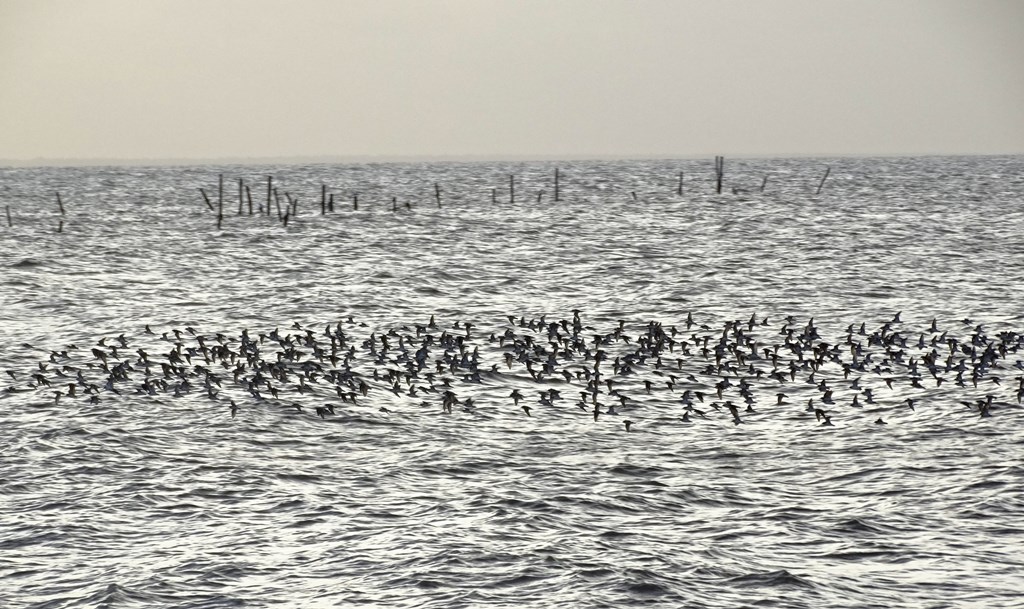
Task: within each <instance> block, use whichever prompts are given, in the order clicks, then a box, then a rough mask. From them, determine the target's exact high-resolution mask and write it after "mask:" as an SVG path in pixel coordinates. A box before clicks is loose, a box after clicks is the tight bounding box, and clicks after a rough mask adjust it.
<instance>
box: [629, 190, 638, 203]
mask: <svg viewBox="0 0 1024 609" xmlns="http://www.w3.org/2000/svg"><path fill="white" fill-rule="evenodd" d="M629 194H631V195H633V200H634V201H636V191H630V192H629Z"/></svg>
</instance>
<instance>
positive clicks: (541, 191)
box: [537, 190, 544, 203]
mask: <svg viewBox="0 0 1024 609" xmlns="http://www.w3.org/2000/svg"><path fill="white" fill-rule="evenodd" d="M543 196H544V191H543V190H538V191H537V202H538V203H540V199H541V197H543Z"/></svg>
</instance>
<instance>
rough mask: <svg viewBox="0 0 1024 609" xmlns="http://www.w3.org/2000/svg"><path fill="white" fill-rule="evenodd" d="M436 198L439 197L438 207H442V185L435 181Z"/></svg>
mask: <svg viewBox="0 0 1024 609" xmlns="http://www.w3.org/2000/svg"><path fill="white" fill-rule="evenodd" d="M434 198H436V199H437V208H438V209H441V185H440V184H438V183H437V182H434Z"/></svg>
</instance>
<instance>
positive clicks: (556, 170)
mask: <svg viewBox="0 0 1024 609" xmlns="http://www.w3.org/2000/svg"><path fill="white" fill-rule="evenodd" d="M558 178H559V173H558V167H555V203H558V202H559V201H561V200H562V199H561V198H560V197H559V195H560V194H561V193H560V192H559V190H558Z"/></svg>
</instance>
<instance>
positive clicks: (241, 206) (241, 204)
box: [238, 178, 245, 216]
mask: <svg viewBox="0 0 1024 609" xmlns="http://www.w3.org/2000/svg"><path fill="white" fill-rule="evenodd" d="M242 190H243V186H242V178H238V215H239V216H241V215H242V209H244V208H245V199H244V198H243V197H242Z"/></svg>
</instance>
